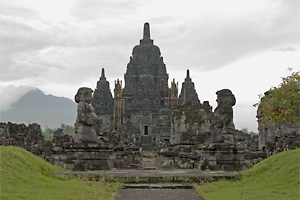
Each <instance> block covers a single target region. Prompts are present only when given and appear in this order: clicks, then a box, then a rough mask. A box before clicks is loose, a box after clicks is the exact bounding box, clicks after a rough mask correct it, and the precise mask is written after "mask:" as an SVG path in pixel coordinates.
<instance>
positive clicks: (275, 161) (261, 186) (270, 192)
mask: <svg viewBox="0 0 300 200" xmlns="http://www.w3.org/2000/svg"><path fill="white" fill-rule="evenodd" d="M299 158H300V150H299V149H296V150H290V151H285V152H282V153H280V154H277V155H274V156H271V157H269V158H267V159H265V160H263V161H262V162H260V163H258V164H257V165H255V166H253V167H252V168H250V169H248V170H246V171H245V174H248V175H250V176H248V177H247V176H243V177H242V178H241V179H240V180H238V181H229V180H221V181H217V182H213V183H206V184H201V185H196V188H197V189H198V191H199V193H200V194H201V195H202V196H203V197H204V198H205V199H206V200H210V199H211V200H218V199H222V200H223V199H230V200H234V199H236V200H243V199H245V200H246V199H247V200H251V199H255V200H257V199H259V200H264V199H267V200H269V199H272V200H277V199H278V200H284V199H286V200H299V199H300V194H299V193H300V192H299V191H300V188H299V185H300V173H299V172H300V161H299Z"/></svg>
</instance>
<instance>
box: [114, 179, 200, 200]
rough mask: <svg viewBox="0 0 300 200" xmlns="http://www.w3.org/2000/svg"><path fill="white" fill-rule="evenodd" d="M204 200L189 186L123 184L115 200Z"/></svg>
mask: <svg viewBox="0 0 300 200" xmlns="http://www.w3.org/2000/svg"><path fill="white" fill-rule="evenodd" d="M174 199H175V200H204V198H203V197H201V196H200V195H199V194H198V193H197V192H196V190H194V189H193V186H192V185H190V184H172V183H169V184H165V183H164V184H159V183H157V184H124V185H123V187H122V189H121V190H119V192H118V194H117V196H116V198H115V200H174Z"/></svg>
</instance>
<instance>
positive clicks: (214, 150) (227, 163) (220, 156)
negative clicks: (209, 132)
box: [200, 143, 244, 171]
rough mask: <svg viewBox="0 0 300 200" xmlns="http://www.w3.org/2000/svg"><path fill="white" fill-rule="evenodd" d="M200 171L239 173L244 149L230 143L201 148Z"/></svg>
mask: <svg viewBox="0 0 300 200" xmlns="http://www.w3.org/2000/svg"><path fill="white" fill-rule="evenodd" d="M200 160H201V161H200V163H201V170H206V169H210V170H223V171H241V170H243V165H244V149H243V148H237V145H236V144H232V143H212V144H209V145H207V146H205V147H203V148H202V155H201V159H200Z"/></svg>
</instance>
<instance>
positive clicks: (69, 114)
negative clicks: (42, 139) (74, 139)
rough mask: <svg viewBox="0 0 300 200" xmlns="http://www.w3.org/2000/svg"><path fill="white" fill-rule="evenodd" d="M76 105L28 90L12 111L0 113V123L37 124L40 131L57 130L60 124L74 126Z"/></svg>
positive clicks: (36, 90) (64, 99)
mask: <svg viewBox="0 0 300 200" xmlns="http://www.w3.org/2000/svg"><path fill="white" fill-rule="evenodd" d="M76 110H77V105H76V103H75V102H73V101H72V100H70V99H67V98H64V97H56V96H53V95H45V94H44V93H43V92H42V91H41V90H39V89H34V90H30V91H29V92H28V93H26V94H25V95H24V96H23V97H21V98H20V99H19V101H18V102H17V103H15V104H13V105H12V109H10V110H7V111H5V112H1V113H0V120H1V122H9V121H10V122H13V123H24V124H28V123H38V124H40V125H41V126H42V129H45V128H46V127H49V128H58V127H60V125H61V124H62V123H64V124H68V125H74V122H75V120H76Z"/></svg>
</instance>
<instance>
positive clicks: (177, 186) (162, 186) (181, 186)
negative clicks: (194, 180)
mask: <svg viewBox="0 0 300 200" xmlns="http://www.w3.org/2000/svg"><path fill="white" fill-rule="evenodd" d="M122 189H193V185H191V184H124V185H123V186H122Z"/></svg>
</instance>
